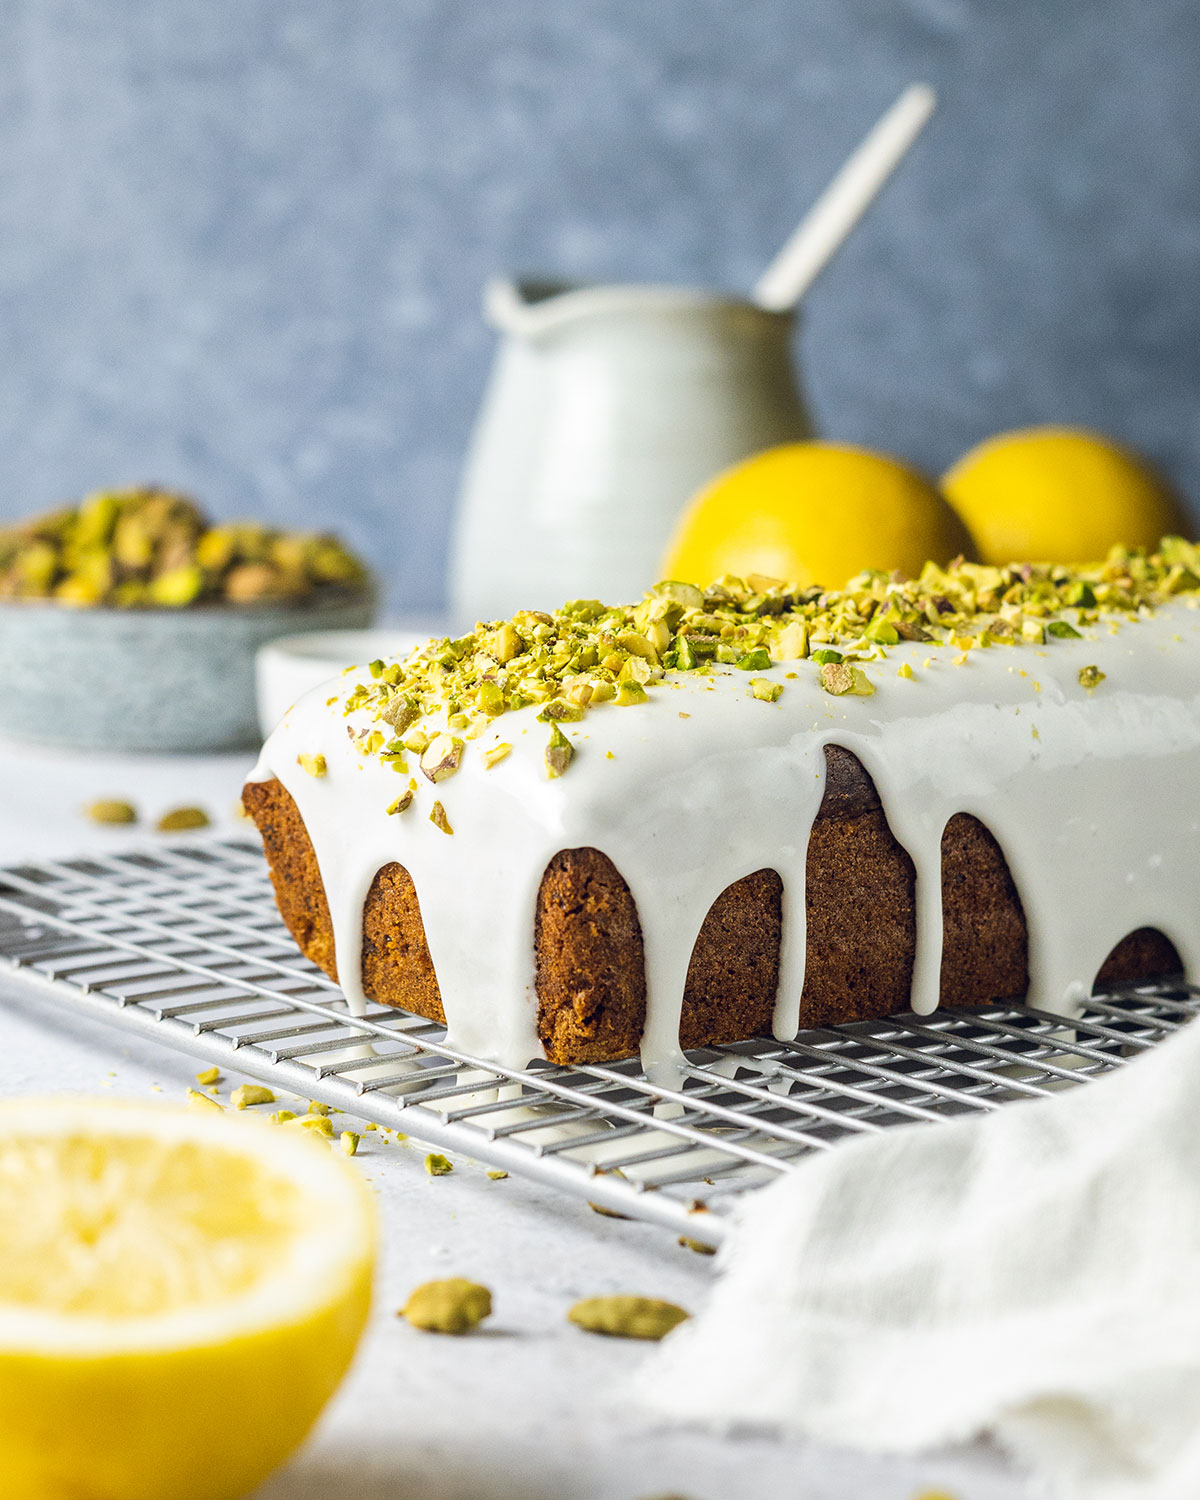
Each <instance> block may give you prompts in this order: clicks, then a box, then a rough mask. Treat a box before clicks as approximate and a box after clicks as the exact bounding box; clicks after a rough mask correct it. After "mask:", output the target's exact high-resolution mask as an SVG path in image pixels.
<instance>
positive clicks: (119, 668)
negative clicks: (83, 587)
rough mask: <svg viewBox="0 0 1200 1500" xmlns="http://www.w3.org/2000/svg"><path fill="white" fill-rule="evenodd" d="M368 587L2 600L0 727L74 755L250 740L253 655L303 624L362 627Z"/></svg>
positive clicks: (237, 744) (371, 593)
mask: <svg viewBox="0 0 1200 1500" xmlns="http://www.w3.org/2000/svg"><path fill="white" fill-rule="evenodd" d="M375 612H376V596H375V590H374V587H373V586H372V587H369V588H367V589H364V590H361V591H356V592H354V593H349V592H348V591H346V590H344V589H338V590H330V592H329V593H328V594H327V595H326V597H325V598H323V599H316V600H314V601H311V602H309V601H306V602H304V603H299V604H240V605H230V604H198V605H194V606H192V607H189V608H186V609H104V608H99V609H90V608H88V609H71V608H68V607H65V606H63V605H61V604H54V603H49V602H42V601H40V600H39V601H30V602H24V601H21V602H17V601H8V602H5V603H3V604H0V734H7V735H12V736H15V737H16V738H19V739H23V740H35V741H38V742H40V743H41V744H44V745H63V746H68V747H71V748H75V749H80V750H240V749H244V748H249V747H252V746H254V745H257V744H258V743H259V732H258V720H257V714H256V711H255V694H254V656H255V653H256V651H257V650H258V648H259V647H260V646H261V645H263V644H264V643H265V642H266V641H271V640H274V639H275V638H276V637H277V636H281V635H296V634H298V633H300V632H302V631H309V630H359V629H365V628H366V627H367V626H369V625H371V624H372V623H373V621H374V619H375Z"/></svg>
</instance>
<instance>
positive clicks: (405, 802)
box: [388, 789, 413, 816]
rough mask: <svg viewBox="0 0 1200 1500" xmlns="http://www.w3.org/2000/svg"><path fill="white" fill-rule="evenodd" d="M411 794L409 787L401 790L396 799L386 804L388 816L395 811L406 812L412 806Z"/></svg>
mask: <svg viewBox="0 0 1200 1500" xmlns="http://www.w3.org/2000/svg"><path fill="white" fill-rule="evenodd" d="M412 800H413V794H412V791H411V789H409V790H407V791H403V792H401V793H400V795H399V796H398V797H397V798H396V800H395V801H394V802H393V803H391V804H390V805H389V806H388V814H389V816H391V815H393V814H395V813H402V812H407V811H408V809H409V808H410V807H411V806H412Z"/></svg>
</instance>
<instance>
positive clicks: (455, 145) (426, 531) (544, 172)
mask: <svg viewBox="0 0 1200 1500" xmlns="http://www.w3.org/2000/svg"><path fill="white" fill-rule="evenodd" d="M1198 76H1200V10H1198V9H1197V7H1196V5H1195V4H1194V0H1155V3H1154V4H1152V5H1151V4H1147V3H1146V0H1056V3H1055V4H1053V5H1050V4H1047V3H1046V0H895V3H884V0H559V3H553V0H163V3H161V4H159V5H158V6H153V5H148V4H145V3H136V0H0V516H4V515H10V516H16V515H19V514H22V513H24V512H26V511H28V510H30V509H32V508H33V507H35V506H42V505H47V504H50V503H52V502H54V501H56V500H59V499H61V498H62V497H64V496H67V495H72V494H76V493H78V492H81V491H83V490H85V489H87V488H89V487H92V486H95V485H96V484H98V483H101V482H121V481H132V480H137V479H141V478H157V479H161V480H164V481H168V482H171V483H176V484H180V485H184V486H188V487H191V488H194V489H195V491H196V492H197V493H199V494H200V495H202V496H203V497H204V498H205V499H206V500H207V501H208V502H209V504H210V506H211V507H212V509H213V510H215V511H216V512H218V513H220V514H234V513H237V512H258V513H264V514H267V515H270V516H273V517H277V518H280V519H287V520H295V521H301V520H303V521H306V522H313V521H318V520H319V521H325V520H332V521H336V523H337V524H339V525H341V526H342V527H344V529H345V530H346V531H347V532H348V533H349V534H350V535H351V536H352V537H353V539H354V540H355V541H356V542H357V543H358V544H359V545H360V546H362V547H364V548H365V549H366V550H367V551H368V552H369V553H370V554H371V555H372V556H374V557H375V558H376V560H377V562H378V563H379V564H380V565H381V566H382V567H383V569H384V571H385V572H386V573H387V574H388V575H389V577H390V578H391V579H392V580H393V603H394V605H396V606H398V607H400V608H418V607H423V606H427V605H429V604H431V603H436V602H437V600H438V599H439V598H440V596H441V589H442V576H443V563H444V554H445V545H446V538H447V531H448V525H449V517H450V510H451V506H452V503H453V496H454V490H455V484H456V479H457V472H458V467H459V462H460V457H461V452H462V447H463V443H464V440H465V437H466V433H467V431H468V428H469V424H470V420H471V416H472V413H473V411H474V409H475V406H476V403H477V401H478V398H479V394H480V390H481V386H482V382H483V379H484V376H485V374H486V370H487V366H488V361H489V358H490V353H491V337H490V335H489V334H488V333H487V332H486V330H485V329H484V328H483V326H482V324H481V322H480V320H479V316H478V293H479V287H480V284H481V283H482V281H483V279H484V277H485V276H486V275H488V274H489V273H491V272H493V271H496V270H498V269H505V268H513V267H517V268H524V269H542V270H549V271H554V272H560V273H564V274H567V275H574V276H580V277H603V278H609V277H612V278H652V279H666V280H673V279H677V280H682V281H689V282H707V283H713V284H719V285H724V286H728V287H732V288H739V289H744V288H746V287H748V286H749V284H750V283H751V282H752V280H753V279H754V277H755V275H756V273H757V272H758V271H759V269H760V268H761V266H762V265H763V264H764V262H765V261H766V260H767V259H768V258H769V257H770V255H771V254H772V253H773V251H774V250H775V249H776V247H777V245H778V244H779V243H780V242H781V241H782V239H783V238H784V237H785V235H786V234H787V232H788V231H789V230H790V228H791V227H792V224H793V223H794V221H795V219H796V218H797V216H798V214H799V212H800V211H801V210H802V209H803V208H804V206H805V205H806V204H807V203H808V202H809V201H810V199H811V198H812V196H813V195H814V194H815V192H816V191H817V190H818V188H819V187H820V185H821V184H822V182H823V181H824V180H825V178H826V177H827V176H828V174H829V173H830V171H831V170H832V169H833V168H834V167H835V166H836V164H837V163H838V162H839V160H840V159H841V157H842V156H843V155H844V153H845V152H846V151H847V149H848V148H849V147H850V146H851V145H852V144H853V142H854V141H855V140H856V139H857V137H858V136H859V135H860V134H861V132H862V131H863V130H864V129H865V127H866V126H867V125H868V124H869V123H870V122H871V120H872V119H873V118H874V117H875V115H876V114H878V112H879V111H880V110H881V109H882V108H883V107H884V106H885V105H886V104H888V103H889V102H890V101H891V99H892V97H893V96H894V95H895V94H896V93H897V91H898V90H899V88H900V87H901V86H902V85H903V84H905V83H907V82H909V81H910V80H911V79H913V78H916V77H924V78H928V79H929V80H930V81H932V82H933V83H935V84H936V85H937V87H938V88H939V90H940V93H941V99H942V107H941V110H940V112H939V114H938V116H937V118H936V120H935V122H934V125H933V126H932V127H931V129H930V130H929V131H928V133H927V135H926V136H925V138H924V139H923V141H922V142H921V144H920V145H919V147H918V149H917V151H916V152H915V153H914V156H913V158H912V159H911V161H910V162H909V163H907V164H906V167H905V169H904V171H903V173H902V174H901V176H900V177H899V178H898V179H897V180H896V181H895V182H894V183H893V184H892V186H891V187H890V188H889V189H888V191H887V194H886V196H885V197H884V199H882V200H881V202H880V203H879V204H878V206H877V208H876V210H875V212H874V213H873V214H872V216H871V217H870V219H869V220H868V222H867V223H866V224H865V225H864V226H863V228H862V229H861V230H860V232H859V233H858V235H857V236H856V238H855V239H854V241H853V242H852V244H851V245H850V246H849V247H848V248H847V249H846V251H845V252H844V253H843V255H842V256H841V258H840V259H839V260H838V262H837V263H836V265H835V266H834V267H833V268H832V269H831V270H830V272H829V273H828V275H827V276H826V278H825V279H824V280H823V281H822V282H821V283H820V284H819V286H818V287H817V289H816V290H815V291H814V293H813V294H812V296H811V299H810V303H809V307H808V317H807V323H806V327H805V329H804V332H803V336H802V339H801V355H802V359H803V363H804V365H805V368H806V372H807V378H808V382H809V386H810V389H811V392H812V395H813V399H814V403H815V406H816V410H817V414H818V418H819V420H820V422H821V425H822V427H823V429H824V430H825V431H826V432H827V433H829V434H830V435H834V436H839V437H844V438H848V439H853V440H856V441H861V442H864V443H870V444H874V445H879V446H882V447H886V448H891V449H893V450H895V451H897V452H900V453H903V454H906V455H908V456H909V457H910V458H912V459H915V460H917V461H919V462H920V463H923V464H925V465H927V466H929V467H930V468H932V469H934V470H937V469H940V468H941V467H942V466H944V465H945V464H946V463H948V462H949V461H950V460H952V459H953V458H954V457H956V456H957V455H958V453H959V452H961V451H962V450H963V449H964V448H965V447H966V446H967V445H968V444H970V443H972V442H974V441H975V440H976V439H978V438H980V437H981V436H983V435H985V434H987V433H989V432H991V431H994V430H996V429H998V428H1001V427H1006V426H1011V425H1014V424H1018V423H1027V422H1031V421H1042V420H1065V421H1072V422H1085V423H1091V424H1095V425H1097V426H1100V427H1103V428H1107V429H1109V430H1111V431H1113V432H1115V433H1118V434H1120V435H1121V436H1123V437H1125V438H1126V439H1128V440H1129V441H1131V442H1133V443H1135V444H1137V445H1139V446H1141V447H1142V448H1144V449H1145V450H1147V451H1148V452H1149V453H1151V454H1152V455H1153V456H1154V457H1155V458H1156V459H1158V460H1159V461H1160V462H1161V463H1162V464H1163V465H1164V466H1165V467H1166V469H1167V470H1168V471H1169V472H1171V473H1172V474H1173V475H1174V476H1175V478H1176V479H1177V480H1178V481H1179V483H1180V484H1182V485H1183V486H1184V487H1185V489H1186V490H1187V491H1188V492H1189V493H1190V495H1191V496H1192V497H1193V502H1194V501H1195V499H1196V498H1197V497H1200V401H1198V396H1200V353H1198V351H1200V297H1198V296H1197V286H1198V284H1200V281H1198V275H1197V273H1198V271H1200V204H1198V201H1197V198H1198V189H1197V180H1198V174H1197V162H1198V159H1200V109H1198V108H1197V104H1196V80H1197V77H1198Z"/></svg>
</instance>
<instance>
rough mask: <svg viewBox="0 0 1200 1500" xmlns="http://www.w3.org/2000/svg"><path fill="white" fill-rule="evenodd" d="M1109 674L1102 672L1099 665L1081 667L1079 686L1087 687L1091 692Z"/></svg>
mask: <svg viewBox="0 0 1200 1500" xmlns="http://www.w3.org/2000/svg"><path fill="white" fill-rule="evenodd" d="M1107 676H1108V673H1107V672H1102V671H1101V670H1100V668H1099V667H1095V666H1092V667H1080V669H1079V686H1080V687H1085V688H1087V689H1088V691H1089V692H1090V691H1091V690H1092V688H1097V687H1099V686H1100V684H1101V683H1102V682H1103V681H1104V679H1105V678H1106V677H1107Z"/></svg>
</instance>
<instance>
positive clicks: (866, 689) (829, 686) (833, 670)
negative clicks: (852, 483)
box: [821, 661, 875, 698]
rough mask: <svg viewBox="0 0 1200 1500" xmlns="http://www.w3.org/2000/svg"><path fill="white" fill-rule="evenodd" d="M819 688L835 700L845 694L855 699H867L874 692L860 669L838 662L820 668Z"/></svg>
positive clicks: (868, 679) (827, 663)
mask: <svg viewBox="0 0 1200 1500" xmlns="http://www.w3.org/2000/svg"><path fill="white" fill-rule="evenodd" d="M821 686H822V687H823V688H824V689H825V691H826V692H827V693H832V694H833V695H834V697H836V698H840V697H842V696H843V695H845V694H847V693H849V694H851V695H852V696H854V697H856V698H869V697H870V696H871V694H872V693H873V692H874V691H875V689H874V687H873V686H872V684H871V680H870V678H869V677H868V676H867V674H866V673H865V672H864V671H863V670H862V668H861V667H856V666H853V665H852V664H851V663H850V662H840V661H830V662H826V663H825V665H824V666H823V667H822V668H821Z"/></svg>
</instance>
